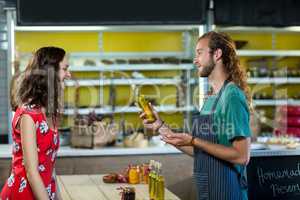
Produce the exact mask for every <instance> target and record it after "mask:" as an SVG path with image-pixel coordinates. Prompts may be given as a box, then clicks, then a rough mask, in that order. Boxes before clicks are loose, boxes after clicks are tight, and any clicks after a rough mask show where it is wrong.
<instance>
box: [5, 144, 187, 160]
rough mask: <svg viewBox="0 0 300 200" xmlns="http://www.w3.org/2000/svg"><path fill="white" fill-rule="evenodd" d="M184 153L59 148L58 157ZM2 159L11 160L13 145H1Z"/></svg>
mask: <svg viewBox="0 0 300 200" xmlns="http://www.w3.org/2000/svg"><path fill="white" fill-rule="evenodd" d="M179 153H182V152H181V151H179V150H178V149H176V148H175V147H172V146H170V145H164V146H152V147H147V148H121V147H103V148H97V149H78V148H71V147H69V146H62V147H60V148H59V151H58V157H80V156H118V155H155V154H179ZM0 158H11V145H7V144H5V145H0Z"/></svg>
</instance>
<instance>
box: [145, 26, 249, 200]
mask: <svg viewBox="0 0 300 200" xmlns="http://www.w3.org/2000/svg"><path fill="white" fill-rule="evenodd" d="M194 63H195V65H196V66H197V67H198V73H199V76H201V77H208V82H209V85H210V86H211V90H210V92H209V95H208V96H207V98H206V100H205V102H204V105H203V107H202V108H201V111H200V112H198V113H196V114H195V115H194V116H193V123H192V124H193V126H192V130H191V131H192V134H188V133H176V134H175V133H173V132H172V130H170V129H169V128H168V126H167V124H166V123H164V122H163V121H162V120H161V119H160V118H159V116H158V114H157V113H156V112H155V113H154V114H155V116H156V119H157V120H156V121H155V122H154V123H152V124H151V123H148V121H147V120H145V119H144V118H145V113H142V114H141V116H140V117H141V118H142V119H144V121H143V123H144V126H145V127H146V128H148V129H152V130H156V131H158V132H159V133H160V134H161V136H162V139H163V140H164V141H165V142H167V143H169V144H172V145H174V146H175V147H177V148H178V149H180V150H181V151H183V152H185V153H187V154H189V155H191V156H193V157H194V178H195V181H196V185H197V190H198V198H199V199H209V200H245V199H247V180H246V173H245V169H246V165H247V164H248V162H249V158H250V136H251V131H250V127H249V105H250V95H249V91H248V88H247V83H246V76H245V72H244V70H243V69H242V68H241V66H240V64H239V60H238V57H237V55H236V50H235V45H234V43H233V41H232V39H231V38H230V37H229V36H228V35H226V34H224V33H217V32H208V33H206V34H204V35H203V36H201V37H200V38H199V40H198V42H197V46H196V58H195V60H194Z"/></svg>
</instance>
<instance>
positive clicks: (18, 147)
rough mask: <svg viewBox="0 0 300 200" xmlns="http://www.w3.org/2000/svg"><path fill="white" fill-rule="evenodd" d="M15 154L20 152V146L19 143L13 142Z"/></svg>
mask: <svg viewBox="0 0 300 200" xmlns="http://www.w3.org/2000/svg"><path fill="white" fill-rule="evenodd" d="M12 146H13V152H14V153H17V152H18V151H19V150H20V145H19V144H18V143H17V142H13V144H12Z"/></svg>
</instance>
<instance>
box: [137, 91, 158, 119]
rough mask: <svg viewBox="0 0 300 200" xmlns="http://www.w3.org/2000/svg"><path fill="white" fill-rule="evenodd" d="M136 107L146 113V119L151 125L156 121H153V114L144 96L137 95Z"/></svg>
mask: <svg viewBox="0 0 300 200" xmlns="http://www.w3.org/2000/svg"><path fill="white" fill-rule="evenodd" d="M137 102H138V105H139V106H140V107H141V109H142V110H143V111H144V112H145V113H146V119H147V120H148V121H149V122H150V123H152V122H154V121H155V120H156V119H155V116H154V114H153V111H152V109H151V107H150V105H149V101H147V100H146V99H145V96H144V95H139V96H138V101H137Z"/></svg>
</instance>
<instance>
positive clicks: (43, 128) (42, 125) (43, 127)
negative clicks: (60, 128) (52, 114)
mask: <svg viewBox="0 0 300 200" xmlns="http://www.w3.org/2000/svg"><path fill="white" fill-rule="evenodd" d="M39 128H40V132H41V134H46V133H47V132H48V130H49V127H48V124H47V122H46V121H42V122H41V123H40V125H39Z"/></svg>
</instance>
